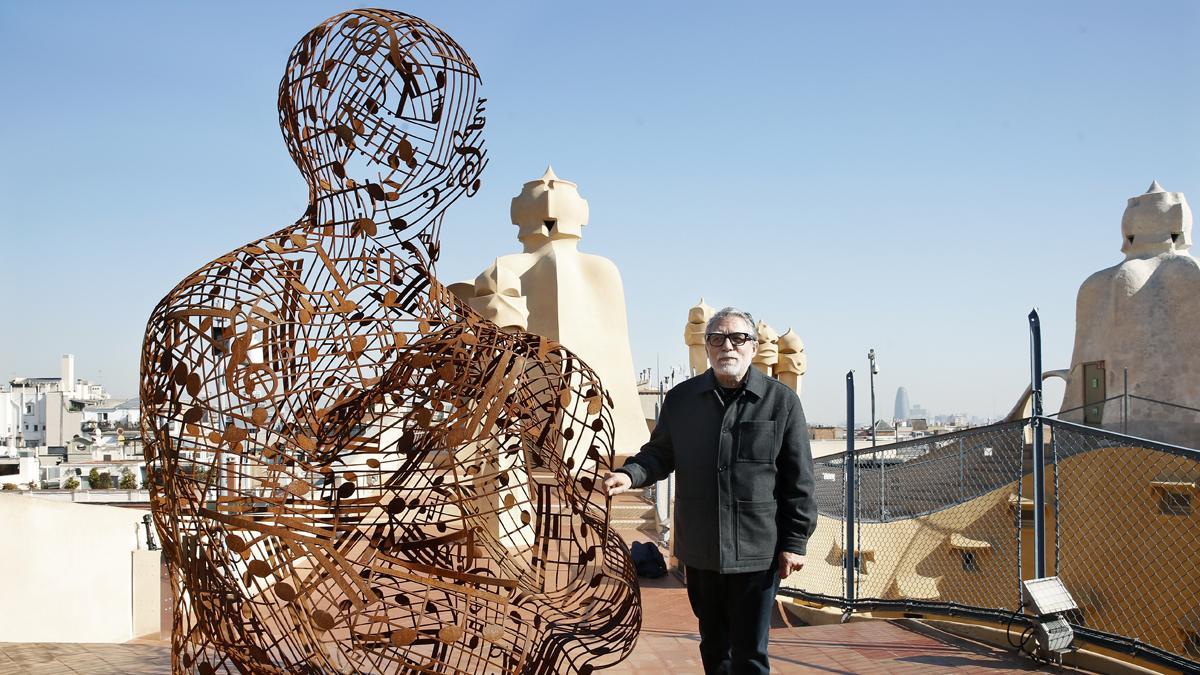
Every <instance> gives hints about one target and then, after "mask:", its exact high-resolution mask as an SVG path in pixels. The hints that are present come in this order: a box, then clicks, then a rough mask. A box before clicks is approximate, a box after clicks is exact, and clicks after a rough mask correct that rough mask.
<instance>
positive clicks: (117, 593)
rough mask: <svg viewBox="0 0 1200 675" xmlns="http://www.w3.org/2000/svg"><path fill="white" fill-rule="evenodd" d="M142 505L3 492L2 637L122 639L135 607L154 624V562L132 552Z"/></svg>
mask: <svg viewBox="0 0 1200 675" xmlns="http://www.w3.org/2000/svg"><path fill="white" fill-rule="evenodd" d="M146 513H148V511H146V510H143V509H129V508H117V507H112V506H100V505H96V504H72V503H64V502H56V501H50V500H45V499H38V498H36V497H27V496H24V495H6V494H0V523H2V524H3V525H2V526H0V538H2V541H3V544H0V579H3V580H4V585H3V590H0V606H3V607H4V611H2V612H0V642H110V643H117V642H126V641H128V640H131V639H133V638H135V637H138V635H137V634H135V630H134V621H135V620H134V617H135V615H136V616H137V617H138V621H137V623H138V628H139V629H144V630H145V633H153V632H156V631H157V630H158V625H157V623H156V622H155V619H153V618H150V616H151V614H150V610H149V609H148V608H147V607H145V606H143V605H147V604H149V603H152V604H153V607H154V610H153V611H154V616H157V611H158V601H159V595H158V593H157V590H156V589H157V588H158V584H159V569H158V565H157V564H153V563H150V564H148V563H147V561H146V560H144V559H142V558H141V557H139V559H138V560H136V564H135V558H134V551H136V550H137V549H138V547H139V542H142V543H141V544H140V545H141V546H142V547H144V546H145V544H144V542H145V530H144V528H143V527H142V516H143V515H145V514H146ZM146 553H150V554H151V555H154V556H157V553H158V552H157V551H154V552H152V553H151V552H146ZM135 570H136V571H137V572H138V574H139V575H140V577H148V578H138V579H136V581H135V579H134V576H135ZM135 586H136V587H137V588H138V589H139V592H138V593H137V596H136V600H137V602H136V605H137V606H135V594H134V589H135Z"/></svg>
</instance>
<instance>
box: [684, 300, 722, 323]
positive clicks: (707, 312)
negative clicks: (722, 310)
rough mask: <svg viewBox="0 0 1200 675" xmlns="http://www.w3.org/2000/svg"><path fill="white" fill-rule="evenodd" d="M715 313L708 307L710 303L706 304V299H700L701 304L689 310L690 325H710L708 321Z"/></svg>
mask: <svg viewBox="0 0 1200 675" xmlns="http://www.w3.org/2000/svg"><path fill="white" fill-rule="evenodd" d="M715 311H716V310H714V309H713V308H712V307H709V306H708V303H706V302H704V298H700V302H698V303H696V305H695V306H694V307H692V308H691V309H689V310H688V323H697V324H704V323H708V320H709V319H711V318H712V315H713V313H714V312H715Z"/></svg>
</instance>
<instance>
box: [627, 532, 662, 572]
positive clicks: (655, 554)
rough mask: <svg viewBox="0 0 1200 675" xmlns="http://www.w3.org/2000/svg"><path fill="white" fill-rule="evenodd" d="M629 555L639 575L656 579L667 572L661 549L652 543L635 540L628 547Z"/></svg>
mask: <svg viewBox="0 0 1200 675" xmlns="http://www.w3.org/2000/svg"><path fill="white" fill-rule="evenodd" d="M629 556H630V557H631V558H633V566H634V567H636V568H637V573H638V576H639V577H646V578H647V579H657V578H659V577H661V576H663V575H664V574H666V573H667V561H665V560H663V555H662V551H660V550H658V547H657V546H655V545H654V544H651V543H647V542H641V541H635V542H633V545H632V546H630V547H629Z"/></svg>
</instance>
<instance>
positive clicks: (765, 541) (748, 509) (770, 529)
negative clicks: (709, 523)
mask: <svg viewBox="0 0 1200 675" xmlns="http://www.w3.org/2000/svg"><path fill="white" fill-rule="evenodd" d="M775 509H776V505H775V500H774V499H770V500H767V501H761V502H745V501H740V500H739V501H738V502H737V521H736V525H735V526H736V528H737V559H738V560H755V559H761V558H769V557H771V556H773V555H775V543H776V539H777V538H778V536H777V533H776V530H775Z"/></svg>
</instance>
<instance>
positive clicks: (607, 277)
mask: <svg viewBox="0 0 1200 675" xmlns="http://www.w3.org/2000/svg"><path fill="white" fill-rule="evenodd" d="M579 259H580V266H581V267H582V268H583V269H584V271H586V272H587V273H588V274H589V275H591V276H594V277H596V278H597V280H603V281H606V282H608V283H613V284H616V285H618V286H620V285H621V271H620V270H619V269H617V264H616V263H614V262H613V261H611V260H609V259H608V258H605V257H604V256H600V255H592V254H590V253H581V254H579Z"/></svg>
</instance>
